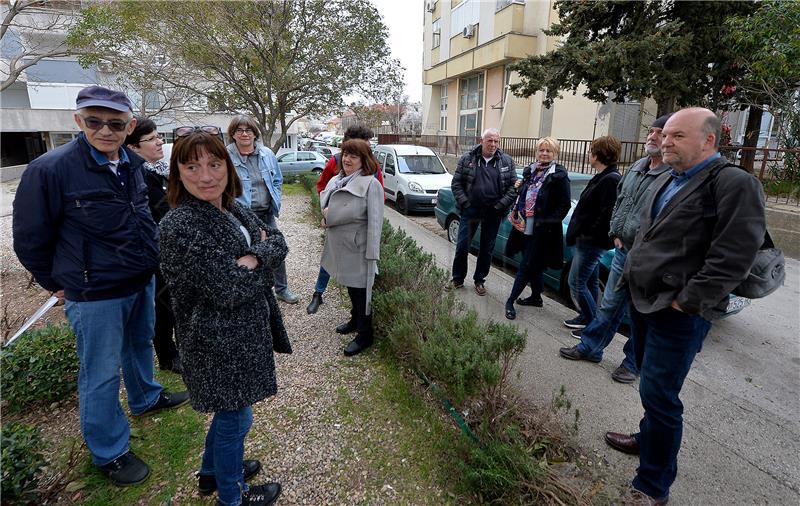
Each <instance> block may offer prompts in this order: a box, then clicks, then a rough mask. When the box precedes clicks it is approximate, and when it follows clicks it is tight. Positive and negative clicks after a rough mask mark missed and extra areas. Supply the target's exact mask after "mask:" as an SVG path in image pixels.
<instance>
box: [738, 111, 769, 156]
mask: <svg viewBox="0 0 800 506" xmlns="http://www.w3.org/2000/svg"><path fill="white" fill-rule="evenodd" d="M763 115H764V109H762V108H761V107H758V106H755V105H751V106H750V108H749V109H748V111H747V126H746V127H745V130H744V143H742V147H744V148H755V147H756V146H758V134H759V133H760V132H761V117H762V116H763ZM755 159H756V151H755V149H753V150H747V149H744V150H742V161H741V163H742V167H744V168H745V169H747V171H748V172H753V162H754V161H755Z"/></svg>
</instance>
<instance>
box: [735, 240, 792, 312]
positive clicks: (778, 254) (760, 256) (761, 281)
mask: <svg viewBox="0 0 800 506" xmlns="http://www.w3.org/2000/svg"><path fill="white" fill-rule="evenodd" d="M785 278H786V259H784V257H783V251H781V250H780V249H779V248H776V247H775V243H773V242H772V237H770V236H769V232H768V231H766V230H765V231H764V243H763V244H762V245H761V248H759V250H758V252H757V253H756V259H755V262H753V266H752V267H751V268H750V272H749V273H748V274H747V277H746V278H745V280H744V281H742V283H741V284H740V285H739V286H737V287H736V288H734V290H733V292H732V293H733V294H734V295H739V296H740V297H747V298H748V299H760V298H762V297H766V296H767V295H769V294H771V293H772V292H774V291H775V290H777V289H778V288H779V287H781V286H783V281H784V279H785Z"/></svg>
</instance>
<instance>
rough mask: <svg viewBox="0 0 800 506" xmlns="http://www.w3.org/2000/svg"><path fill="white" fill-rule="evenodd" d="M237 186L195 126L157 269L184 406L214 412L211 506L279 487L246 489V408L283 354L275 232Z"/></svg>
mask: <svg viewBox="0 0 800 506" xmlns="http://www.w3.org/2000/svg"><path fill="white" fill-rule="evenodd" d="M239 193H241V185H240V183H239V180H238V178H237V176H236V171H235V169H234V166H233V163H232V162H231V159H230V157H229V155H228V152H227V150H226V149H225V146H224V145H223V144H222V142H221V141H220V140H219V138H218V137H217V136H214V135H211V134H208V133H206V132H203V131H199V130H196V131H195V132H194V133H191V134H189V135H188V136H186V137H181V138H180V139H179V140H178V142H176V143H175V146H174V147H173V150H172V156H171V159H170V175H169V186H168V190H167V197H168V199H169V202H170V205H171V206H172V207H173V208H174V209H172V210H171V211H170V212H169V213H167V215H166V216H165V217H164V219H163V220H162V221H161V269H162V271H163V273H164V277H165V278H166V280H167V283H168V285H169V288H170V290H171V292H172V305H173V309H174V311H175V320H176V325H175V331H176V337H177V341H178V345H179V347H180V350H181V358H182V360H183V368H184V374H183V380H184V382H185V383H186V386H187V387H188V389H189V393H190V394H191V402H192V406H193V407H194V408H195V409H196V410H198V411H202V412H213V413H214V418H213V420H212V422H211V426H210V427H209V430H208V434H207V435H206V442H205V452H204V454H203V460H202V464H201V468H200V480H199V489H200V493H201V494H210V493H212V492H213V491H214V490H215V489H218V499H219V502H218V504H224V505H239V504H258V505H266V504H272V503H273V502H274V501H275V499H277V497H278V495H279V494H280V490H281V488H280V484H278V483H268V484H265V485H259V486H253V487H249V488H248V486H247V485H246V483H245V480H246V479H247V478H249V477H250V476H252V475H254V474H256V473H257V472H258V471H259V470H260V468H261V464H260V462H258V461H257V460H248V461H245V460H244V440H245V436H246V435H247V432H248V431H249V429H250V425H251V424H252V419H253V411H252V408H251V405H252V404H253V403H255V402H258V401H260V400H262V399H264V398H266V397H269V396H271V395H274V394H275V392H276V389H277V386H276V381H275V362H274V359H273V350H274V351H277V352H284V353H291V346H290V345H289V340H288V337H287V335H286V330H285V329H284V326H283V319H282V317H281V313H280V309H279V308H278V304H277V302H276V300H275V296H274V295H273V293H272V290H271V286H272V283H273V277H272V269H273V268H274V267H276V266H277V265H279V264H280V262H282V261H283V259H284V258H285V257H286V253H287V251H288V249H287V246H286V241H285V240H284V238H283V235H282V234H281V233H280V232H279V231H278V230H277V229H274V228H268V227H266V226H265V225H264V224H263V223H262V222H261V221H260V220H259V219H258V218H257V217H256V216H255V215H254V214H253V213H252V212H251V211H250V210H248V209H245V208H243V207H242V206H240V205H239V204H237V203H236V200H235V199H236V197H237V196H238V195H239Z"/></svg>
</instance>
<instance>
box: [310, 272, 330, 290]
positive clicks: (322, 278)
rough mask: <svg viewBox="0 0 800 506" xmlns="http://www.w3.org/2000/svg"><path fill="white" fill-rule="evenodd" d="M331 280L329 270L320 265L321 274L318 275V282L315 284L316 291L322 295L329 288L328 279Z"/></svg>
mask: <svg viewBox="0 0 800 506" xmlns="http://www.w3.org/2000/svg"><path fill="white" fill-rule="evenodd" d="M330 280H331V275H330V274H328V271H326V270H325V269H323V268H322V266H320V267H319V274H318V275H317V284H316V285H314V291H315V292H317V293H319V294H320V295H322V294H323V293H325V290H326V289H327V288H328V281H330Z"/></svg>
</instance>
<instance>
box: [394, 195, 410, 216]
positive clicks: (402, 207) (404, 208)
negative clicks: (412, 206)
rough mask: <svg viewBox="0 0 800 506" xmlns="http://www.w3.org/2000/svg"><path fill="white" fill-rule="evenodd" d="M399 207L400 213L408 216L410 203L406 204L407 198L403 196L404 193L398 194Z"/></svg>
mask: <svg viewBox="0 0 800 506" xmlns="http://www.w3.org/2000/svg"><path fill="white" fill-rule="evenodd" d="M395 205H396V206H397V210H398V211H400V213H401V214H408V202H406V198H405V197H404V196H403V194H402V193H398V194H397V202H396V203H395Z"/></svg>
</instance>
